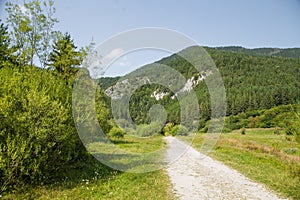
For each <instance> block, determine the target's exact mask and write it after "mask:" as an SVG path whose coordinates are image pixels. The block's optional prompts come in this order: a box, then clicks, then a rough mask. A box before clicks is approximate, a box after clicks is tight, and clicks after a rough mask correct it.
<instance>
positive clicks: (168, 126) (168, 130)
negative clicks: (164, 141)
mask: <svg viewBox="0 0 300 200" xmlns="http://www.w3.org/2000/svg"><path fill="white" fill-rule="evenodd" d="M173 126H174V124H173V123H167V124H166V125H165V126H164V128H163V133H164V135H165V136H168V135H171V130H172V128H173Z"/></svg>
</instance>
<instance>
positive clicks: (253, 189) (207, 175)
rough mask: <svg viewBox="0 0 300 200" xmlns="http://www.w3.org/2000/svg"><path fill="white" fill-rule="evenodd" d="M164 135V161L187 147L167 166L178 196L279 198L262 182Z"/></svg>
mask: <svg viewBox="0 0 300 200" xmlns="http://www.w3.org/2000/svg"><path fill="white" fill-rule="evenodd" d="M165 139H166V140H167V142H168V144H169V149H168V151H167V155H166V160H167V161H174V159H175V158H177V157H178V155H180V152H182V151H183V150H184V149H186V151H185V153H184V154H183V155H182V156H181V157H180V158H179V159H177V160H176V161H175V162H173V163H171V164H170V165H169V166H168V167H167V169H166V170H167V173H168V175H169V177H170V179H171V182H172V184H173V188H174V192H175V194H176V196H178V197H179V199H187V200H193V199H197V200H201V199H214V200H218V199H223V200H225V199H226V200H227V199H228V200H235V199H247V200H248V199H251V200H256V199H261V200H279V199H281V198H279V197H278V196H277V195H276V194H274V193H272V192H271V191H269V190H267V189H266V188H265V187H264V186H263V185H261V184H258V183H255V182H253V181H251V180H250V179H248V178H247V177H245V176H244V175H242V174H240V173H239V172H237V171H236V170H233V169H231V168H229V167H228V166H226V165H224V164H222V163H221V162H219V161H216V160H213V159H212V158H210V157H208V156H205V155H203V154H201V153H200V152H198V151H196V150H195V149H194V148H192V147H190V146H188V145H187V144H185V143H183V142H181V141H179V140H178V139H176V138H174V137H166V138H165Z"/></svg>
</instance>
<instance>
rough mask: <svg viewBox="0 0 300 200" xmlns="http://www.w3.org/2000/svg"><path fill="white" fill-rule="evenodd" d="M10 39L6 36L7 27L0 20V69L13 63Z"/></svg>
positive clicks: (12, 49)
mask: <svg viewBox="0 0 300 200" xmlns="http://www.w3.org/2000/svg"><path fill="white" fill-rule="evenodd" d="M10 42H11V41H10V38H9V36H8V31H7V26H5V25H4V24H3V23H1V20H0V68H1V67H3V66H4V65H6V64H9V63H14V58H13V52H14V48H13V47H11V44H10Z"/></svg>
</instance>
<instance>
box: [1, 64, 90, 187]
mask: <svg viewBox="0 0 300 200" xmlns="http://www.w3.org/2000/svg"><path fill="white" fill-rule="evenodd" d="M22 70H23V71H22V72H21V71H19V70H16V69H13V68H6V67H4V68H2V69H0V120H1V124H0V182H1V183H4V184H3V185H2V187H1V188H0V189H1V190H2V191H3V190H5V189H7V188H8V187H9V186H13V185H14V186H16V185H18V184H22V183H26V184H28V183H34V184H35V183H39V182H47V181H49V180H51V179H52V178H54V177H59V175H60V173H61V172H63V171H64V170H66V169H67V168H68V167H70V165H72V164H73V163H75V162H76V161H78V160H79V159H81V158H83V157H84V156H85V155H87V154H86V151H85V149H84V147H83V145H82V143H81V141H80V140H79V137H78V135H77V132H76V129H75V127H74V124H73V119H72V107H71V103H70V99H71V98H70V97H71V87H68V86H66V84H65V81H64V80H61V79H60V78H58V77H56V76H54V75H53V74H52V72H50V71H48V72H47V71H41V70H40V69H35V68H25V69H22Z"/></svg>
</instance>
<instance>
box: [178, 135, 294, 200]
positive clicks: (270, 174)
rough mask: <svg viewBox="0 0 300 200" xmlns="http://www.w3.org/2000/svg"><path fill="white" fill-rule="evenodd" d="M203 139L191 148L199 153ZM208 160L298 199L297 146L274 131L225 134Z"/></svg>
mask: <svg viewBox="0 0 300 200" xmlns="http://www.w3.org/2000/svg"><path fill="white" fill-rule="evenodd" d="M182 139H184V138H182ZM203 139H204V135H203V134H197V135H196V137H195V139H194V142H193V146H194V147H195V148H196V149H200V147H201V143H202V141H203ZM185 140H189V139H188V138H185ZM209 156H211V157H213V158H215V159H217V160H220V161H222V162H223V163H225V164H227V165H228V166H231V167H232V168H234V169H236V170H238V171H240V172H241V173H243V174H244V175H246V176H247V177H249V178H250V179H252V180H254V181H257V182H260V183H263V184H265V185H266V186H267V187H268V188H270V189H272V190H274V191H276V192H278V193H280V194H281V195H283V196H285V197H289V198H292V199H300V144H299V143H296V142H295V140H294V138H293V136H286V135H285V134H284V133H280V134H274V130H273V129H248V130H246V134H245V135H242V134H241V132H240V131H234V132H231V133H225V134H221V136H220V139H219V140H218V142H217V144H216V145H215V147H214V149H213V151H212V152H211V153H210V154H209Z"/></svg>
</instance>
